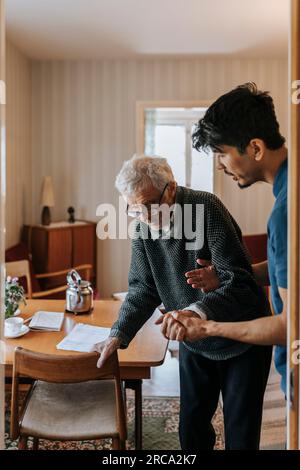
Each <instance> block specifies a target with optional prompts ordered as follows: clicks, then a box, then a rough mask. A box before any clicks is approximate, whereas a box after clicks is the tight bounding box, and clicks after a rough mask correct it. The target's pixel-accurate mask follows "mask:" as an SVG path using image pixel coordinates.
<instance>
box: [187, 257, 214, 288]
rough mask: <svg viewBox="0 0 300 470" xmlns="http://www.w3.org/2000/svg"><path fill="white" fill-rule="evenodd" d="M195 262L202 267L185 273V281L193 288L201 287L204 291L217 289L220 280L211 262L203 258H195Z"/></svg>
mask: <svg viewBox="0 0 300 470" xmlns="http://www.w3.org/2000/svg"><path fill="white" fill-rule="evenodd" d="M197 263H198V264H200V265H201V266H202V268H200V269H194V270H193V271H188V272H187V273H185V277H187V283H188V284H190V285H191V286H192V288H193V289H201V290H202V292H204V293H207V292H211V291H213V290H216V289H218V288H219V287H220V280H219V278H218V276H217V273H216V270H215V267H214V266H213V265H212V264H211V262H210V261H208V260H205V259H197Z"/></svg>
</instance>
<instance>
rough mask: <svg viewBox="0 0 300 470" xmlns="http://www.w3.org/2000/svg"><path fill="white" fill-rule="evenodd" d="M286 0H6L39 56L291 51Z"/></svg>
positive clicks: (16, 27) (14, 33) (15, 30)
mask: <svg viewBox="0 0 300 470" xmlns="http://www.w3.org/2000/svg"><path fill="white" fill-rule="evenodd" d="M288 10H289V2H288V0H249V1H246V0H6V12H7V31H8V37H9V38H10V39H11V40H12V41H13V42H14V43H15V44H16V45H17V46H19V47H20V48H21V49H22V50H23V51H24V52H25V53H27V55H29V56H30V57H32V58H36V59H79V58H80V59H99V58H129V57H136V56H145V55H146V56H152V55H198V54H201V55H231V56H236V57H257V56H259V57H282V56H286V55H287V44H288V17H289V12H288Z"/></svg>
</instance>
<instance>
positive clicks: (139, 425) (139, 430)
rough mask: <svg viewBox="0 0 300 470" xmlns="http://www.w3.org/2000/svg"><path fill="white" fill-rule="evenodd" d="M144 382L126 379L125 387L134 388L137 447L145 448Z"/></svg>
mask: <svg viewBox="0 0 300 470" xmlns="http://www.w3.org/2000/svg"><path fill="white" fill-rule="evenodd" d="M142 383H143V381H142V380H141V379H136V380H125V387H126V388H130V389H131V390H134V398H135V400H134V410H135V422H134V429H135V449H136V450H142V448H143V418H142V402H143V398H142Z"/></svg>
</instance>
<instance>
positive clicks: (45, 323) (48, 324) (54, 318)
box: [29, 310, 64, 331]
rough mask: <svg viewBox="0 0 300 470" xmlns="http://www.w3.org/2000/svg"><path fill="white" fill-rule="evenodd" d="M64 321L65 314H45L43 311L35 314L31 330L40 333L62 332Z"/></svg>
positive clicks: (30, 325) (30, 326)
mask: <svg viewBox="0 0 300 470" xmlns="http://www.w3.org/2000/svg"><path fill="white" fill-rule="evenodd" d="M63 321H64V313H63V312H44V311H42V310H41V311H38V312H36V313H35V314H34V316H33V317H32V319H31V322H30V323H29V328H30V329H31V330H38V331H60V329H61V325H62V323H63Z"/></svg>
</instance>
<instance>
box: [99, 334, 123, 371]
mask: <svg viewBox="0 0 300 470" xmlns="http://www.w3.org/2000/svg"><path fill="white" fill-rule="evenodd" d="M121 343H122V341H121V340H120V338H117V337H111V336H109V337H108V338H107V339H106V340H105V341H101V342H100V343H97V344H95V345H94V349H93V351H96V352H98V353H99V354H100V357H99V359H98V362H97V367H98V368H99V369H100V368H101V367H102V366H103V364H104V363H105V362H106V361H107V359H108V358H109V356H111V355H112V354H113V353H114V352H115V351H116V350H117V349H118V348H119V347H120V346H121Z"/></svg>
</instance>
